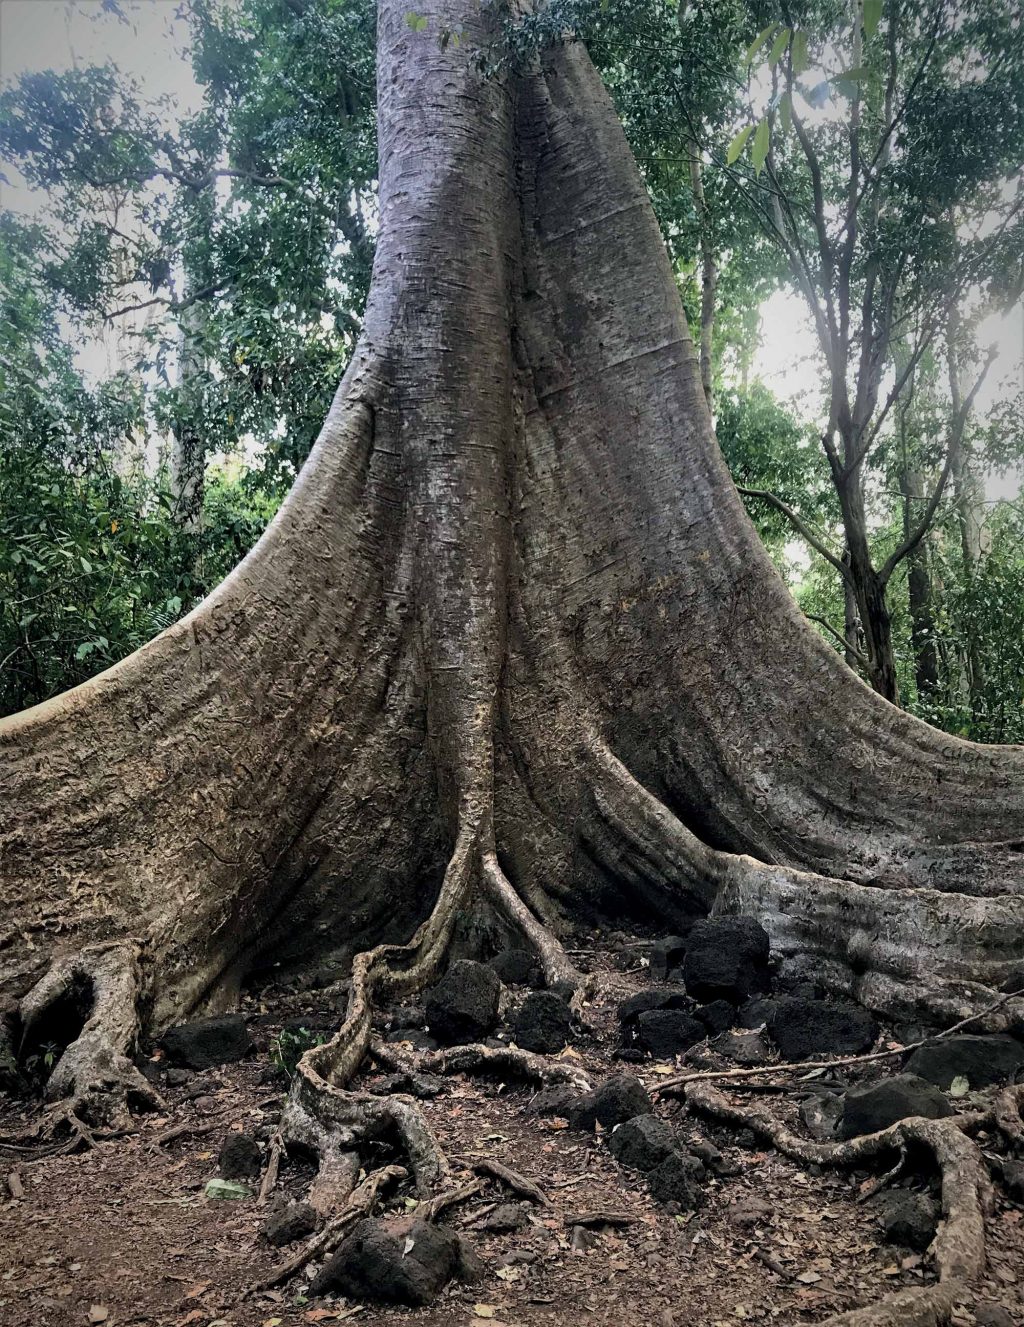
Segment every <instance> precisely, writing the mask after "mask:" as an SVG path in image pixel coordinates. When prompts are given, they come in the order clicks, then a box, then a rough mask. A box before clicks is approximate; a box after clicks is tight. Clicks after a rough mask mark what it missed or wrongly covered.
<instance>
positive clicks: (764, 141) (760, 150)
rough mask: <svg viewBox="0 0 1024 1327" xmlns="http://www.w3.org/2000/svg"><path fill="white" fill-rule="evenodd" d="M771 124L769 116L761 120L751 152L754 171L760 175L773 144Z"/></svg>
mask: <svg viewBox="0 0 1024 1327" xmlns="http://www.w3.org/2000/svg"><path fill="white" fill-rule="evenodd" d="M771 132H772V130H771V125H770V124H769V123H768V117H767V116H765V118H764V119H763V120H762V121H761V123H760V124H759V125H758V126H757V133H756V134H755V135H754V146H753V148H752V149H751V152H750V159H751V161H752V162H753V164H754V171H755V173H756V174H758V175H760V174H761V170H762V168H763V167H764V163H765V160H766V158H767V156H768V148H769V146H770V144H771Z"/></svg>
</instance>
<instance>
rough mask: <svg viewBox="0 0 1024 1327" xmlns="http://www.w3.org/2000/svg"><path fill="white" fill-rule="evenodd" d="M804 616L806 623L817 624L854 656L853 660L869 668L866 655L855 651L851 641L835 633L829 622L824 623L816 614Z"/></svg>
mask: <svg viewBox="0 0 1024 1327" xmlns="http://www.w3.org/2000/svg"><path fill="white" fill-rule="evenodd" d="M804 616H805V617H806V618H807V620H808V622H817V624H818V626H819V627H824V628H825V630H826V631H827V632H829V634H830V635H832V636H835V638H836V640H837V641H838V642H839V644H840V645H841V646H842V647H843V649H844V650H849V652H850V653H851V654H852V655H853V656H854V658H855V659H857V661H858V662H859V663H861V664H863V665H864V667H865V668H868V667H869V666H870V661H869V659H868V657H867V655H866V654H862V653H861V651H860V650H858V649H857V647H856V645H854V644H853V643H852V642H851V641H849V640H847V639H846V637H845V636H844V635H843V633H842V632H841V631H837V630H836V629H835V627H834V626H833V625H832V623H831V622H826V621H825V619H824V618H823V617H819V616H818V615H817V613H805V614H804Z"/></svg>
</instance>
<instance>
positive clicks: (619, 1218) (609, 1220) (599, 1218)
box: [562, 1208, 640, 1228]
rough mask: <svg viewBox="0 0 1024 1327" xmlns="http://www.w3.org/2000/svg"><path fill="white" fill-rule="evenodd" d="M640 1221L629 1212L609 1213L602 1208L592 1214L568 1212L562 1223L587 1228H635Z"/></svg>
mask: <svg viewBox="0 0 1024 1327" xmlns="http://www.w3.org/2000/svg"><path fill="white" fill-rule="evenodd" d="M639 1220H640V1218H639V1217H638V1216H634V1215H633V1214H632V1213H631V1212H609V1211H606V1210H605V1209H604V1208H601V1209H600V1210H598V1211H594V1212H570V1213H569V1215H568V1216H567V1217H566V1218H565V1220H564V1221H563V1223H562V1224H563V1225H566V1226H587V1227H589V1228H593V1227H595V1226H596V1227H601V1226H613V1227H617V1228H622V1227H624V1226H635V1225H636V1224H637V1222H638V1221H639Z"/></svg>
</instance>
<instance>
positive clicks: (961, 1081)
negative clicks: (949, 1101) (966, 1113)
mask: <svg viewBox="0 0 1024 1327" xmlns="http://www.w3.org/2000/svg"><path fill="white" fill-rule="evenodd" d="M970 1090H971V1085H970V1083H969V1082H968V1081H967V1078H966V1077H965V1075H964V1074H957V1076H956V1077H955V1078H954V1079H953V1081H952V1083H950V1085H949V1095H950V1096H951V1097H953V1098H954V1099H956V1098H959V1097H966V1095H967V1093H968V1092H969V1091H970Z"/></svg>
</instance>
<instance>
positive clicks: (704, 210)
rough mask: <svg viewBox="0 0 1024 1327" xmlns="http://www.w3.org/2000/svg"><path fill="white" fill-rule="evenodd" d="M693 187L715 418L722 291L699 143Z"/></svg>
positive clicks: (693, 150)
mask: <svg viewBox="0 0 1024 1327" xmlns="http://www.w3.org/2000/svg"><path fill="white" fill-rule="evenodd" d="M690 187H691V190H692V192H693V202H694V206H695V207H696V209H697V219H698V221H699V223H700V268H701V282H700V381H701V386H702V387H703V388H704V396H705V398H706V400H707V403H708V410H709V411H710V412H711V414H712V415H714V409H715V398H714V372H715V354H714V336H715V292H716V290H717V289H718V260H717V258H716V256H715V241H714V235H713V233H712V219H711V211H710V209H709V207H708V204H707V199H706V197H705V195H704V169H703V166H702V164H701V159H700V147H699V145H698V144H697V143H696V142H693V143H691V144H690Z"/></svg>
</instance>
